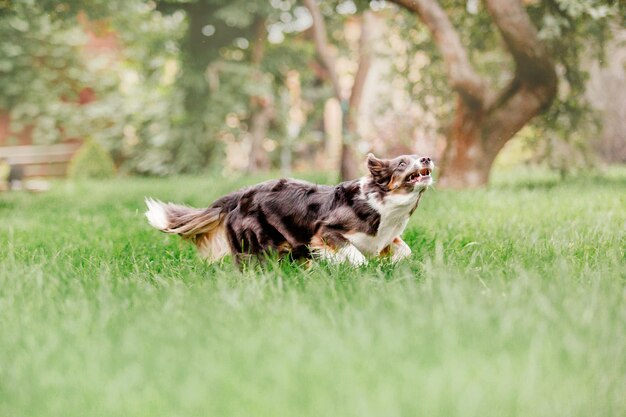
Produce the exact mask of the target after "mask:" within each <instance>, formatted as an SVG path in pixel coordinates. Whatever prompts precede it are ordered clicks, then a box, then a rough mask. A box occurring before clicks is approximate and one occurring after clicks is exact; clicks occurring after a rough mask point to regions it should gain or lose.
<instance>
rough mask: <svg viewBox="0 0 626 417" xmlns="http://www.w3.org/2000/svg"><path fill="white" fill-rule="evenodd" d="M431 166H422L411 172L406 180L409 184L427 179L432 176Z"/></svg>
mask: <svg viewBox="0 0 626 417" xmlns="http://www.w3.org/2000/svg"><path fill="white" fill-rule="evenodd" d="M430 173H431V171H430V168H422V169H419V170H417V171H415V172H413V173H411V174H410V175H409V176H408V177H407V178H406V182H408V183H409V184H415V183H417V182H419V181H422V180H426V179H429V178H430Z"/></svg>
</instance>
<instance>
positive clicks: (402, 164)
mask: <svg viewBox="0 0 626 417" xmlns="http://www.w3.org/2000/svg"><path fill="white" fill-rule="evenodd" d="M405 166H406V162H404V161H402V162H400V163H399V164H398V168H404V167H405Z"/></svg>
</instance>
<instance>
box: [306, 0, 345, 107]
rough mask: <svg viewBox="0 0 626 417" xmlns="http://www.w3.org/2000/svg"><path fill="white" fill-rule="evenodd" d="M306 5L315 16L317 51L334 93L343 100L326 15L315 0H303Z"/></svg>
mask: <svg viewBox="0 0 626 417" xmlns="http://www.w3.org/2000/svg"><path fill="white" fill-rule="evenodd" d="M302 2H303V3H304V6H305V7H306V8H307V9H309V12H310V13H311V17H312V18H313V27H312V29H313V42H314V43H315V51H316V52H317V56H318V58H319V60H320V62H321V64H322V65H323V66H324V68H325V69H326V71H328V75H329V77H330V82H331V84H332V87H333V93H334V94H335V97H336V98H337V100H339V101H342V100H343V97H342V96H341V88H340V86H339V76H338V75H337V70H336V68H335V58H334V57H333V55H332V53H331V52H330V47H329V45H328V38H327V37H326V23H325V22H324V16H322V12H321V11H320V9H319V7H318V5H317V3H316V1H315V0H302Z"/></svg>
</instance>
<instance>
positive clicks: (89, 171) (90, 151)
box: [67, 139, 115, 178]
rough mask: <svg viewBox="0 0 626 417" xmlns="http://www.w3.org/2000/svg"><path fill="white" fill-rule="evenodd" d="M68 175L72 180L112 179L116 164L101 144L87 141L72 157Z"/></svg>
mask: <svg viewBox="0 0 626 417" xmlns="http://www.w3.org/2000/svg"><path fill="white" fill-rule="evenodd" d="M67 173H68V176H69V177H70V178H110V177H112V176H113V175H115V164H114V163H113V158H111V155H110V154H109V153H108V152H107V151H106V150H105V149H104V148H103V147H102V146H101V145H100V144H99V143H97V142H95V141H93V140H91V139H87V140H85V143H84V144H83V146H81V147H80V149H79V150H78V152H76V154H75V155H74V156H73V157H72V160H71V161H70V165H69V167H68V171H67Z"/></svg>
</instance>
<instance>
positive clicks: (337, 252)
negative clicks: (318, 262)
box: [310, 233, 367, 266]
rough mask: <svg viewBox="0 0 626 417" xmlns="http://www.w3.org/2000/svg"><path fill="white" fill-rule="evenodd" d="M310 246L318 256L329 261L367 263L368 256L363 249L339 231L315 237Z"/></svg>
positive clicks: (355, 264)
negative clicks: (363, 252) (362, 251)
mask: <svg viewBox="0 0 626 417" xmlns="http://www.w3.org/2000/svg"><path fill="white" fill-rule="evenodd" d="M310 246H311V249H312V252H313V253H314V254H315V255H316V256H318V257H319V258H320V259H324V260H326V261H327V262H330V263H334V264H341V263H345V262H348V263H350V264H352V265H354V266H362V265H367V258H365V256H364V255H363V254H362V253H361V251H359V250H358V249H357V248H356V246H354V245H353V244H352V243H350V242H349V241H348V240H347V239H346V238H344V237H343V236H341V235H340V234H338V233H333V234H323V235H321V236H319V237H314V238H313V240H312V241H311V245H310Z"/></svg>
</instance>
